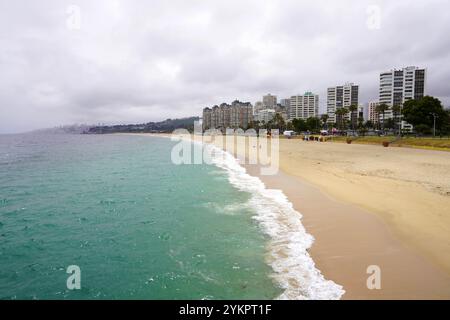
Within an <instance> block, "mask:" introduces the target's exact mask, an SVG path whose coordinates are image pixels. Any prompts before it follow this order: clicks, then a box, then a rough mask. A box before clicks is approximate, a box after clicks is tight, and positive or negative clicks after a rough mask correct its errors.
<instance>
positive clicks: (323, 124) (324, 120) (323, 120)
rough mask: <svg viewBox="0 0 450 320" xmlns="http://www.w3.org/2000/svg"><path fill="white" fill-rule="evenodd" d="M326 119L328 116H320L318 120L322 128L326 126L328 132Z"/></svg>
mask: <svg viewBox="0 0 450 320" xmlns="http://www.w3.org/2000/svg"><path fill="white" fill-rule="evenodd" d="M328 118H329V116H328V115H327V114H323V115H321V116H320V120H321V121H322V128H324V127H325V126H326V128H327V130H328Z"/></svg>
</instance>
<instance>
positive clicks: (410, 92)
mask: <svg viewBox="0 0 450 320" xmlns="http://www.w3.org/2000/svg"><path fill="white" fill-rule="evenodd" d="M425 78H426V69H421V68H418V67H406V68H403V69H399V70H391V71H387V72H382V73H381V74H380V91H379V102H380V104H382V103H385V104H387V105H388V106H389V107H391V108H390V109H389V110H388V111H386V113H385V119H389V118H392V117H393V112H392V107H393V106H402V105H403V103H405V102H406V101H408V100H411V99H420V98H422V97H423V96H424V95H425ZM411 128H412V127H411V125H409V124H407V123H406V122H404V121H402V129H411Z"/></svg>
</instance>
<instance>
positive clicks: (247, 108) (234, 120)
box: [203, 100, 253, 130]
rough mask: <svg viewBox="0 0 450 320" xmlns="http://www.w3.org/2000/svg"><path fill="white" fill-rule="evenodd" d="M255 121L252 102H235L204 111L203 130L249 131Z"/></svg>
mask: <svg viewBox="0 0 450 320" xmlns="http://www.w3.org/2000/svg"><path fill="white" fill-rule="evenodd" d="M252 121H253V106H252V104H251V103H250V102H240V101H238V100H235V101H233V102H232V103H231V105H230V104H227V103H222V104H221V105H220V106H214V107H212V109H211V108H204V109H203V130H208V129H222V130H225V129H227V128H233V129H236V128H242V129H244V130H245V129H247V128H248V127H249V124H250V123H251V122H252Z"/></svg>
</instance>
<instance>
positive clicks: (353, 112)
mask: <svg viewBox="0 0 450 320" xmlns="http://www.w3.org/2000/svg"><path fill="white" fill-rule="evenodd" d="M348 111H349V112H350V124H351V126H352V130H355V129H356V123H357V119H358V106H357V105H356V104H352V105H351V106H350V107H348Z"/></svg>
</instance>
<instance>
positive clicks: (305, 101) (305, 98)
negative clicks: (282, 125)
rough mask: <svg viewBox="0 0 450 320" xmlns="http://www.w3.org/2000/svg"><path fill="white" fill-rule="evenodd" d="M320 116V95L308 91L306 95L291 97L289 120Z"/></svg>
mask: <svg viewBox="0 0 450 320" xmlns="http://www.w3.org/2000/svg"><path fill="white" fill-rule="evenodd" d="M318 116H319V95H317V94H313V93H312V92H306V93H305V94H304V95H297V96H292V97H291V107H290V114H289V120H292V119H303V120H306V119H308V118H310V117H318Z"/></svg>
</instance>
